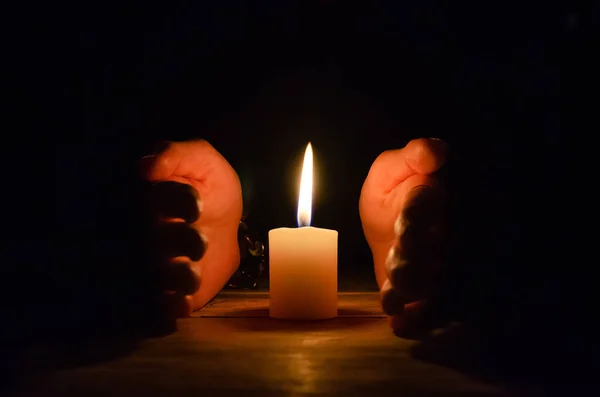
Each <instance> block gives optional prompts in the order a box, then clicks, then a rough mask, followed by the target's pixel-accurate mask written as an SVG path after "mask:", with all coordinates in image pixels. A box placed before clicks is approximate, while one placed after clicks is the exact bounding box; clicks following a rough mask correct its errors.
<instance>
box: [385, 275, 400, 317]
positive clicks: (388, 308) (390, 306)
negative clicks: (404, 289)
mask: <svg viewBox="0 0 600 397" xmlns="http://www.w3.org/2000/svg"><path fill="white" fill-rule="evenodd" d="M379 296H380V299H381V308H382V309H383V312H384V313H385V314H387V315H397V314H401V313H402V312H403V311H404V303H405V302H404V298H403V297H402V295H401V294H400V293H399V292H398V290H396V289H395V288H394V287H393V286H392V283H390V281H389V280H386V281H384V282H383V285H382V287H381V291H380V292H379Z"/></svg>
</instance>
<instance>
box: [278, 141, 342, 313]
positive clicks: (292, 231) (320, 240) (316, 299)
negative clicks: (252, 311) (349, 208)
mask: <svg viewBox="0 0 600 397" xmlns="http://www.w3.org/2000/svg"><path fill="white" fill-rule="evenodd" d="M312 178H313V154H312V146H311V144H310V143H309V144H308V146H307V147H306V152H305V153H304V164H303V165H302V177H301V179H300V195H299V198H298V228H285V227H283V228H279V229H273V230H270V231H269V280H270V287H269V289H270V291H269V292H270V305H269V315H270V316H271V317H274V318H281V319H297V320H318V319H326V318H332V317H336V316H337V238H338V232H337V231H335V230H328V229H320V228H316V227H311V226H310V220H311V211H312Z"/></svg>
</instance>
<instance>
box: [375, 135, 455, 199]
mask: <svg viewBox="0 0 600 397" xmlns="http://www.w3.org/2000/svg"><path fill="white" fill-rule="evenodd" d="M447 155H448V145H447V144H446V142H444V141H442V140H441V139H437V138H419V139H413V140H412V141H410V142H409V143H408V144H407V145H406V146H405V147H404V148H402V149H396V150H387V151H385V152H383V153H381V154H380V155H379V157H377V159H376V160H375V162H374V163H373V166H372V167H371V170H370V171H369V177H368V178H369V179H372V182H373V183H374V184H375V186H377V187H378V188H380V189H383V191H384V193H389V192H390V191H392V189H394V188H395V187H396V186H398V184H400V183H401V182H404V181H405V180H406V179H407V178H409V177H411V176H413V175H416V174H420V175H428V174H431V173H434V172H436V171H437V170H439V169H440V168H441V167H442V166H443V165H444V163H445V162H446V157H447Z"/></svg>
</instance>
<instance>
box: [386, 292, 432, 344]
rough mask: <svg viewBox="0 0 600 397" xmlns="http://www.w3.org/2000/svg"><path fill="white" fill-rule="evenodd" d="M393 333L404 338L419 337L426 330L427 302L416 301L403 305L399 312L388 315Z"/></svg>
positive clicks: (427, 329) (427, 328)
mask: <svg viewBox="0 0 600 397" xmlns="http://www.w3.org/2000/svg"><path fill="white" fill-rule="evenodd" d="M388 324H389V325H390V327H391V328H392V331H393V332H394V334H396V335H397V336H399V337H401V338H406V339H420V338H421V337H423V336H424V335H425V334H426V333H427V332H428V331H429V327H428V321H427V302H426V301H417V302H413V303H409V304H406V305H404V308H403V311H402V313H401V314H396V315H392V316H389V317H388Z"/></svg>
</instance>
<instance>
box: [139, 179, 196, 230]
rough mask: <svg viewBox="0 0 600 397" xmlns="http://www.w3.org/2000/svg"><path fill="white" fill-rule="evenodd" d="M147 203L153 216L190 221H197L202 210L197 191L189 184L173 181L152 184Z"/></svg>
mask: <svg viewBox="0 0 600 397" xmlns="http://www.w3.org/2000/svg"><path fill="white" fill-rule="evenodd" d="M148 204H149V206H150V211H151V213H152V214H153V216H156V217H158V218H179V219H183V220H185V221H186V222H191V223H193V222H195V221H197V220H198V218H199V217H200V213H201V212H202V200H201V199H200V195H199V194H198V191H197V190H196V189H195V188H194V187H192V186H191V185H188V184H184V183H179V182H173V181H162V182H157V183H154V184H152V185H151V187H150V189H149V192H148Z"/></svg>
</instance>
